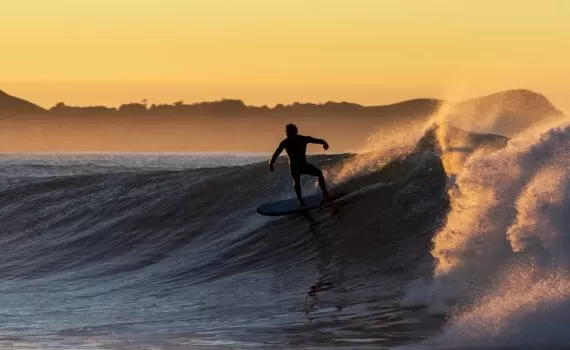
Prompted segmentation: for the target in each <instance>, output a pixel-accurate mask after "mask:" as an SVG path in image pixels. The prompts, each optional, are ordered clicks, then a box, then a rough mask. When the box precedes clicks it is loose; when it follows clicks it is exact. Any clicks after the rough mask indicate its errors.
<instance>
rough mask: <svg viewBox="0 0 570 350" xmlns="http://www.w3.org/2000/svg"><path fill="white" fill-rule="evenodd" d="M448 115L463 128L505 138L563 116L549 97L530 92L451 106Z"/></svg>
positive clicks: (522, 91) (488, 96) (499, 93)
mask: <svg viewBox="0 0 570 350" xmlns="http://www.w3.org/2000/svg"><path fill="white" fill-rule="evenodd" d="M446 113H447V116H448V117H449V122H450V123H452V124H453V125H456V126H459V127H461V128H463V129H466V130H470V131H474V132H483V133H495V134H500V135H505V136H512V135H514V134H516V133H517V132H519V131H521V130H524V129H526V128H528V127H530V126H532V125H534V124H536V123H540V122H545V121H548V120H551V119H555V118H559V117H561V116H562V112H561V111H559V110H557V109H556V108H555V107H554V105H553V104H552V103H551V102H550V101H549V100H548V99H547V98H546V97H544V96H543V95H540V94H537V93H534V92H532V91H528V90H508V91H503V92H498V93H495V94H491V95H487V96H483V97H478V98H474V99H469V100H466V101H463V102H460V103H457V104H455V105H453V106H449V107H448V110H447V111H446Z"/></svg>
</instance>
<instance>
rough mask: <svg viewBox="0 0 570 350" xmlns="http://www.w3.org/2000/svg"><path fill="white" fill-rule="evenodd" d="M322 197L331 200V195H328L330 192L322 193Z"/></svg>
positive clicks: (327, 200) (326, 200)
mask: <svg viewBox="0 0 570 350" xmlns="http://www.w3.org/2000/svg"><path fill="white" fill-rule="evenodd" d="M323 199H324V200H325V202H330V201H332V199H333V198H332V196H331V195H330V193H323Z"/></svg>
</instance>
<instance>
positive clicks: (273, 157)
mask: <svg viewBox="0 0 570 350" xmlns="http://www.w3.org/2000/svg"><path fill="white" fill-rule="evenodd" d="M284 148H285V147H283V142H281V143H280V144H279V146H278V147H277V149H276V150H275V152H274V153H273V155H272V156H271V159H270V160H269V171H273V163H275V161H276V160H277V157H279V155H280V154H281V152H283V149H284Z"/></svg>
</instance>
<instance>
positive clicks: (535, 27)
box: [0, 0, 570, 108]
mask: <svg viewBox="0 0 570 350" xmlns="http://www.w3.org/2000/svg"><path fill="white" fill-rule="evenodd" d="M569 15H570V1H567V0H541V1H523V0H477V1H475V0H473V1H471V0H350V1H348V0H286V1H281V0H160V1H158V0H50V1H46V0H20V1H4V2H3V3H2V5H0V38H1V44H2V52H1V55H0V89H2V90H5V91H6V92H8V93H10V94H13V95H16V96H19V97H23V98H26V99H28V100H31V101H33V102H36V103H38V104H40V105H42V106H44V107H51V106H52V105H54V104H55V103H57V102H59V101H64V102H66V103H68V104H71V105H98V104H99V105H100V104H104V105H118V104H120V103H125V102H132V101H140V100H142V99H144V98H146V99H148V101H149V103H172V102H174V101H177V100H184V101H186V102H195V101H202V100H216V99H220V98H240V99H243V100H244V101H245V102H246V103H248V104H254V105H261V104H268V105H274V104H276V103H291V102H293V101H301V102H325V101H327V100H336V101H338V100H344V101H352V102H357V103H362V104H384V103H392V102H398V101H400V100H403V99H408V98H415V97H440V98H451V99H454V98H465V97H475V96H479V95H482V94H487V93H493V92H497V91H500V90H504V89H511V88H527V89H531V90H533V91H536V92H540V93H543V94H545V95H546V96H547V97H548V98H549V99H551V100H552V101H553V102H554V104H555V105H556V106H557V107H559V108H567V107H568V106H567V105H565V104H567V102H565V101H570V92H569V91H570V89H569V82H570V44H569V43H570V20H568V16H569Z"/></svg>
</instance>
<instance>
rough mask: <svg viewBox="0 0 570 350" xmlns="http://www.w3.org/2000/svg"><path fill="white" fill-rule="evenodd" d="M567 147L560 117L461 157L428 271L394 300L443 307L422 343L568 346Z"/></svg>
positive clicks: (568, 132) (569, 141)
mask: <svg viewBox="0 0 570 350" xmlns="http://www.w3.org/2000/svg"><path fill="white" fill-rule="evenodd" d="M569 149H570V126H569V125H567V124H565V123H564V122H563V123H561V124H559V125H554V126H553V125H550V126H548V127H544V128H542V129H538V128H535V129H532V130H528V131H527V132H525V133H521V134H520V135H517V136H516V137H514V138H512V139H511V140H509V141H508V143H507V144H506V146H505V147H502V148H499V149H497V150H495V151H492V152H486V153H478V152H475V153H473V154H472V155H471V156H470V157H468V159H467V160H466V162H465V163H464V167H463V168H462V169H461V171H460V172H459V173H458V174H457V176H456V178H455V183H454V186H453V187H452V188H450V190H449V198H450V201H451V204H450V205H451V208H450V211H449V213H448V214H447V216H446V219H445V224H444V225H442V227H441V228H440V229H439V230H438V232H437V233H436V234H435V236H434V238H433V242H432V243H433V247H432V249H431V257H432V259H430V261H431V262H432V264H431V267H430V268H429V270H430V271H431V272H430V275H427V276H425V275H424V276H422V277H419V278H417V279H415V280H414V281H413V282H412V283H410V284H409V286H408V287H407V292H406V295H405V296H404V298H403V299H402V301H401V304H402V305H403V306H427V307H428V308H429V309H430V310H431V311H432V312H434V313H445V314H449V315H450V320H449V322H448V324H447V326H446V327H445V329H444V331H443V333H442V335H441V336H438V337H434V338H432V339H429V340H428V341H426V342H425V343H423V344H422V345H425V346H427V347H432V346H435V347H441V346H444V347H461V348H488V347H513V348H525V347H533V346H540V347H549V348H555V347H564V346H566V347H567V346H568V344H570V338H569V337H568V335H567V331H566V329H567V327H568V325H569V324H570V318H569V317H568V315H570V279H569V277H570V276H569V275H568V273H567V271H568V268H569V267H570V230H569V229H568V227H569V224H570V222H568V219H567V215H565V213H566V212H567V211H568V209H569V208H570V187H569V186H568V184H569V181H570V170H569V169H570V167H569V166H570V157H569V156H568V151H569ZM428 266H429V265H428Z"/></svg>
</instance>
